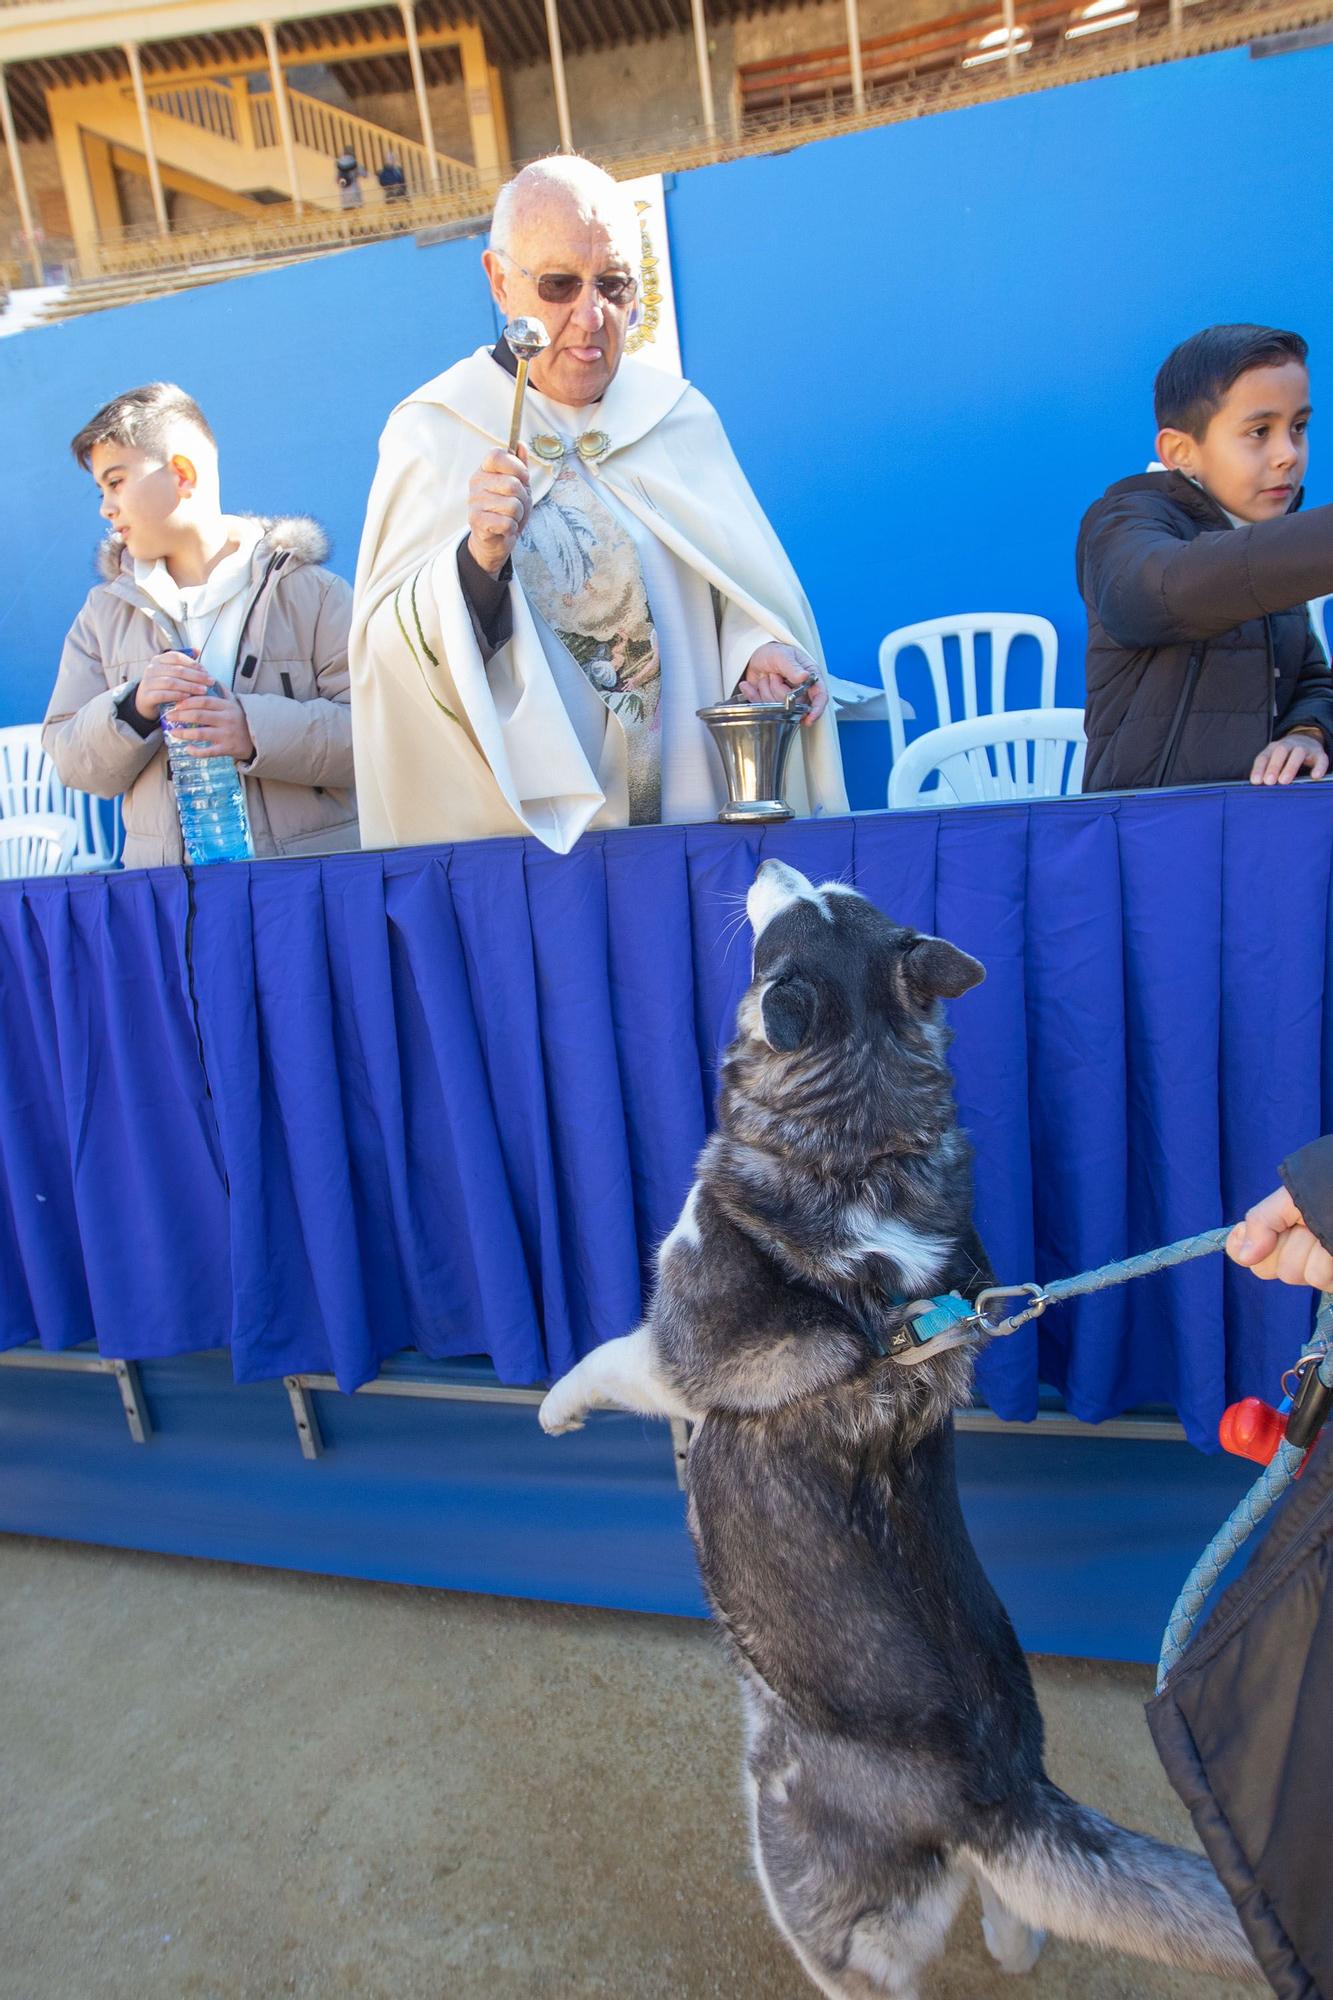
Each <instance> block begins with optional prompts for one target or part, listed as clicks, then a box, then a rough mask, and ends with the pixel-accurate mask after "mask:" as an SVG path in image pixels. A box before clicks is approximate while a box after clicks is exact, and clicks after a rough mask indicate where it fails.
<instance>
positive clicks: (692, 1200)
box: [657, 1181, 699, 1269]
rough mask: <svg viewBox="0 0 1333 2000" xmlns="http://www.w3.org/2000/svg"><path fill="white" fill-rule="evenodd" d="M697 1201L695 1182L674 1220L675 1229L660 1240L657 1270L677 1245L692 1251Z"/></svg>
mask: <svg viewBox="0 0 1333 2000" xmlns="http://www.w3.org/2000/svg"><path fill="white" fill-rule="evenodd" d="M698 1200H699V1183H698V1181H696V1182H695V1183H694V1185H693V1187H692V1188H691V1189H690V1191H689V1193H688V1194H687V1195H686V1197H685V1206H684V1208H682V1210H681V1211H680V1214H679V1216H678V1217H677V1219H676V1226H675V1228H674V1229H673V1230H672V1232H671V1234H670V1235H669V1236H664V1237H663V1239H662V1243H661V1246H660V1248H659V1249H658V1252H657V1263H658V1268H659V1269H660V1268H661V1266H662V1265H663V1264H665V1262H666V1260H667V1256H668V1254H669V1253H670V1252H671V1251H672V1250H674V1249H675V1248H676V1245H677V1244H678V1243H683V1244H685V1245H687V1246H688V1247H689V1248H690V1249H693V1248H694V1246H695V1245H696V1244H697V1243H698V1241H699V1222H698V1218H697V1216H696V1214H695V1206H696V1204H697V1202H698Z"/></svg>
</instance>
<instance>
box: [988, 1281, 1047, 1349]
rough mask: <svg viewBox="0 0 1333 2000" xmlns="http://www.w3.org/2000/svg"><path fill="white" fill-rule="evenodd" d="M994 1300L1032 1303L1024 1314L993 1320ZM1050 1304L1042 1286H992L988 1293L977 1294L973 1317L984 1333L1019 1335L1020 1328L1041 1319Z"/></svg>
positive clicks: (1004, 1316)
mask: <svg viewBox="0 0 1333 2000" xmlns="http://www.w3.org/2000/svg"><path fill="white" fill-rule="evenodd" d="M992 1299H1027V1300H1029V1301H1030V1303H1029V1304H1028V1305H1027V1306H1026V1307H1025V1309H1024V1310H1023V1311H1022V1312H1017V1313H1005V1314H1004V1315H1003V1316H1002V1317H1001V1318H999V1319H993V1318H992V1317H991V1301H992ZM1049 1303H1050V1301H1049V1300H1048V1298H1047V1296H1046V1293H1045V1292H1044V1291H1043V1290H1042V1288H1041V1286H1040V1285H992V1286H991V1287H990V1289H989V1290H988V1291H984V1292H978V1293H977V1302H976V1305H975V1306H974V1307H973V1309H972V1317H973V1320H974V1321H975V1323H976V1324H977V1326H979V1327H980V1328H981V1329H982V1331H983V1332H985V1333H989V1334H990V1335H991V1336H992V1337H995V1336H997V1335H999V1334H1004V1333H1017V1332H1018V1329H1019V1327H1020V1326H1026V1325H1027V1323H1028V1321H1029V1320H1030V1319H1039V1318H1040V1317H1041V1315H1042V1314H1043V1313H1044V1312H1045V1310H1046V1308H1047V1306H1048V1304H1049Z"/></svg>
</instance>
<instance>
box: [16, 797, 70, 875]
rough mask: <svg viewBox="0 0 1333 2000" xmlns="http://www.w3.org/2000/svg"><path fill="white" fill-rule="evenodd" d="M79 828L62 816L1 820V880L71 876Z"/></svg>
mask: <svg viewBox="0 0 1333 2000" xmlns="http://www.w3.org/2000/svg"><path fill="white" fill-rule="evenodd" d="M78 843H79V829H78V827H77V826H76V825H75V823H74V821H73V820H72V819H67V818H66V817H65V815H64V814H63V813H13V814H11V815H8V816H7V817H6V818H4V819H0V881H4V882H13V881H16V880H17V879H18V878H19V877H20V876H22V875H68V874H69V872H70V867H71V864H72V862H73V860H74V850H75V848H76V847H77V846H78Z"/></svg>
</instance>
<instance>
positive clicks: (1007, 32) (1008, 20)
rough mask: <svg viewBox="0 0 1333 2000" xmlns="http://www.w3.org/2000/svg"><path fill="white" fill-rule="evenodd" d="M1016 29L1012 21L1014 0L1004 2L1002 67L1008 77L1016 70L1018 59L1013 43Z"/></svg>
mask: <svg viewBox="0 0 1333 2000" xmlns="http://www.w3.org/2000/svg"><path fill="white" fill-rule="evenodd" d="M1017 33H1018V29H1017V24H1016V22H1015V20H1014V0H1004V66H1005V68H1006V69H1007V70H1008V72H1009V74H1010V76H1012V75H1013V74H1014V71H1015V70H1016V69H1017V68H1018V57H1017V56H1016V55H1015V54H1014V42H1015V39H1016V37H1017Z"/></svg>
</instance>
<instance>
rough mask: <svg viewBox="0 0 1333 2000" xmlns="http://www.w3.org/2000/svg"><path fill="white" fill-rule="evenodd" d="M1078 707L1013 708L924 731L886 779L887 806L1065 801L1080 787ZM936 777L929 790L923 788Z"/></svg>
mask: <svg viewBox="0 0 1333 2000" xmlns="http://www.w3.org/2000/svg"><path fill="white" fill-rule="evenodd" d="M1087 750H1088V744H1087V738H1086V737H1085V736H1084V734H1083V710H1082V709H1081V708H1014V709H1010V710H1009V711H1008V712H1007V714H1004V715H975V716H972V717H970V718H969V719H968V720H967V721H965V722H949V723H946V724H945V726H944V728H943V729H930V730H927V732H926V734H925V735H924V736H918V737H917V739H916V742H915V743H911V744H909V745H908V747H907V749H906V750H904V752H903V754H902V756H901V757H900V758H899V759H898V761H897V763H896V764H895V765H894V767H893V769H892V770H891V771H890V773H889V804H890V805H891V806H970V805H978V804H980V803H981V801H982V800H984V799H1053V798H1067V797H1068V796H1069V795H1070V794H1071V793H1074V792H1081V791H1082V789H1083V765H1084V761H1085V759H1086V757H1087ZM932 772H938V774H939V783H938V785H937V787H936V788H935V790H934V791H929V792H927V791H924V790H923V789H922V788H923V786H924V784H925V782H926V780H927V778H929V777H930V776H931V774H932Z"/></svg>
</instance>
